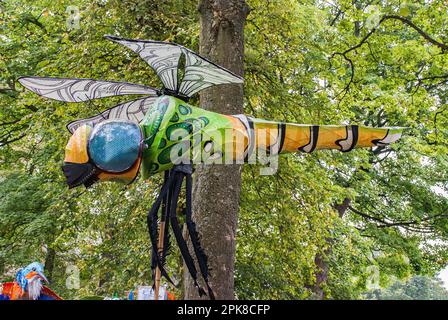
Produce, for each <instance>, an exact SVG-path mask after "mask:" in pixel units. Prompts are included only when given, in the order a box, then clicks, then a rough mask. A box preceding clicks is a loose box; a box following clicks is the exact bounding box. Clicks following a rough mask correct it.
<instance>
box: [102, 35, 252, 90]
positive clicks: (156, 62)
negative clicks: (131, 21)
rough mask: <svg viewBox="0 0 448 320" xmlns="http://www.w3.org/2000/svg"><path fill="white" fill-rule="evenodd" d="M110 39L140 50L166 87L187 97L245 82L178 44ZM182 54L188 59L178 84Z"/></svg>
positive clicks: (134, 49)
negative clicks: (204, 90)
mask: <svg viewBox="0 0 448 320" xmlns="http://www.w3.org/2000/svg"><path fill="white" fill-rule="evenodd" d="M106 38H108V39H110V40H112V41H115V42H117V43H120V44H122V45H124V46H126V47H128V48H129V49H131V50H132V51H134V52H136V53H138V54H139V55H140V57H141V58H142V59H143V60H145V61H146V62H147V63H148V64H149V65H150V66H151V67H152V68H153V69H154V70H155V71H156V73H157V75H158V76H159V77H160V80H161V81H162V83H163V85H164V86H165V88H167V89H170V90H173V91H175V92H177V93H181V94H183V95H185V96H189V97H190V96H192V95H193V94H195V93H197V92H199V91H201V90H202V89H205V88H208V87H210V86H213V85H218V84H225V83H243V78H241V77H239V76H237V75H236V74H234V73H232V72H231V71H229V70H227V69H225V68H223V67H221V66H218V65H217V64H214V63H213V62H211V61H209V60H207V59H205V58H203V57H201V56H200V55H198V54H196V53H195V52H193V51H191V50H190V49H187V48H185V47H183V46H180V45H178V44H175V43H169V42H161V41H152V40H132V39H122V38H118V37H114V36H106ZM182 55H185V58H186V59H185V70H184V77H183V79H182V82H181V84H180V86H178V82H179V81H178V67H179V60H180V58H181V56H182Z"/></svg>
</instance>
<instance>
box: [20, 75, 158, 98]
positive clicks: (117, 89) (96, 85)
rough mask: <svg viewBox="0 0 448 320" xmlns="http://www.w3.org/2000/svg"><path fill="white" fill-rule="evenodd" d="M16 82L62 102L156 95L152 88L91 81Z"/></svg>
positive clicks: (35, 79)
mask: <svg viewBox="0 0 448 320" xmlns="http://www.w3.org/2000/svg"><path fill="white" fill-rule="evenodd" d="M18 81H19V82H20V83H21V84H22V85H23V86H24V87H25V88H27V89H29V90H31V91H33V92H35V93H37V94H38V95H41V96H43V97H46V98H51V99H55V100H59V101H64V102H82V101H88V100H92V99H97V98H105V97H111V96H121V95H132V94H145V95H156V94H157V93H158V91H157V90H156V89H154V88H151V87H147V86H143V85H139V84H132V83H127V82H115V81H101V80H93V79H67V78H49V77H21V78H19V80H18Z"/></svg>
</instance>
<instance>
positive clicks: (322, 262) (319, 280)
mask: <svg viewBox="0 0 448 320" xmlns="http://www.w3.org/2000/svg"><path fill="white" fill-rule="evenodd" d="M350 202H351V200H350V199H349V198H345V199H344V201H342V203H340V204H336V205H335V206H334V208H335V209H336V211H337V212H338V215H339V218H341V219H342V218H343V217H344V214H345V212H346V211H347V209H348V207H349V206H350ZM334 240H335V239H333V238H328V239H327V243H328V247H327V249H326V250H324V252H323V253H318V254H316V257H315V258H314V264H315V265H316V273H315V277H316V281H315V283H314V284H313V285H312V286H310V287H309V288H310V289H311V291H312V292H313V294H314V298H315V299H318V300H323V299H325V292H324V288H323V285H324V284H325V283H326V282H327V280H328V272H329V266H328V260H327V257H328V256H329V255H330V254H331V250H332V245H333V242H334Z"/></svg>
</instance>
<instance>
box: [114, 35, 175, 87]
mask: <svg viewBox="0 0 448 320" xmlns="http://www.w3.org/2000/svg"><path fill="white" fill-rule="evenodd" d="M106 38H107V39H109V40H112V41H115V42H117V43H119V44H121V45H124V46H126V47H128V48H129V49H131V50H132V51H134V52H136V53H138V54H139V55H140V57H141V58H142V59H143V60H145V61H146V63H148V64H149V65H150V66H151V67H152V68H153V69H154V71H155V72H156V73H157V75H158V76H159V78H160V80H161V81H162V83H163V85H164V86H165V88H168V89H170V90H173V91H177V66H178V64H179V59H180V56H181V55H182V51H181V47H180V46H178V45H176V44H174V43H168V42H161V41H151V40H147V41H145V40H131V39H122V38H118V37H114V36H106Z"/></svg>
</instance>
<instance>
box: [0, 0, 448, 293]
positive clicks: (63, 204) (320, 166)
mask: <svg viewBox="0 0 448 320" xmlns="http://www.w3.org/2000/svg"><path fill="white" fill-rule="evenodd" d="M205 3H207V2H205ZM247 4H248V5H249V6H250V8H251V11H250V13H249V14H248V16H247V20H246V24H245V26H244V48H245V56H244V77H245V84H244V112H245V113H246V114H248V115H253V116H255V117H260V118H266V119H275V120H282V121H290V122H298V123H315V124H324V123H325V124H331V123H333V124H340V123H349V122H350V123H354V124H368V125H375V126H386V125H389V126H405V127H408V129H407V130H406V132H405V136H404V138H403V139H402V140H400V142H399V143H398V144H396V145H394V146H393V147H392V148H391V149H388V150H385V149H381V148H378V149H374V150H356V151H354V152H351V153H347V154H344V153H340V152H330V151H328V152H326V151H323V152H319V153H314V154H310V155H309V154H297V155H287V156H282V157H281V158H280V163H279V171H278V173H277V174H276V175H273V176H260V175H259V166H253V165H246V166H244V168H243V170H242V182H241V194H240V202H239V206H240V207H239V211H240V214H239V219H238V229H237V237H236V239H237V241H236V259H235V263H236V264H235V296H236V297H237V298H246V299H256V298H267V299H270V298H272V299H277V298H284V299H305V298H333V299H356V298H362V297H363V293H364V292H366V289H367V287H369V285H371V284H372V283H374V284H375V286H377V287H387V286H389V285H391V284H393V283H394V282H395V281H396V279H402V280H406V279H410V278H412V277H413V276H415V275H428V276H430V277H432V276H433V275H434V274H435V273H436V272H438V271H439V270H440V269H441V268H443V267H445V266H446V264H447V261H448V259H447V253H448V250H447V245H446V244H447V242H446V240H447V230H448V224H447V219H446V216H445V215H446V214H447V209H448V203H447V198H446V194H447V191H448V190H447V188H448V185H447V176H446V175H447V172H448V171H447V165H448V163H447V157H446V154H447V141H448V140H447V137H448V135H447V133H448V132H447V130H446V128H447V124H448V119H447V114H446V111H447V110H448V109H447V108H446V107H447V81H448V76H447V75H448V64H447V63H448V62H447V61H448V59H447V50H446V43H447V42H448V39H447V36H446V35H447V26H448V17H447V14H446V8H445V5H444V3H443V2H442V1H432V2H427V3H425V4H421V3H415V2H413V3H403V2H400V1H380V2H376V4H375V5H374V6H372V5H371V4H370V1H352V0H338V1H332V2H331V3H329V2H326V1H293V0H278V1H261V0H248V1H247ZM369 4H370V5H369ZM197 5H198V1H196V0H187V1H180V0H179V1H150V0H123V1H115V0H108V1H104V0H95V1H86V0H76V1H75V0H70V1H68V0H67V1H58V2H55V1H50V0H38V1H36V0H4V1H1V2H0V180H1V185H0V269H1V270H0V275H1V276H0V281H3V280H9V279H10V278H11V277H13V276H14V272H15V271H16V269H17V268H19V267H21V266H23V265H26V264H27V263H29V262H30V260H40V261H41V262H46V261H48V264H47V265H48V269H50V265H51V264H53V266H54V267H53V270H52V278H53V281H52V287H53V288H54V289H55V290H56V291H57V292H58V293H60V294H61V295H62V296H63V297H64V298H82V297H85V296H89V295H109V296H112V295H113V294H114V292H117V293H118V294H124V292H125V291H126V290H129V289H132V288H135V286H136V285H141V284H149V283H150V273H149V266H150V257H149V254H150V247H149V240H148V238H147V232H146V226H145V223H144V221H145V215H146V211H147V209H148V207H149V205H150V204H151V203H152V201H153V200H154V196H155V191H154V190H158V185H159V183H160V181H161V180H160V177H159V176H155V177H153V178H152V179H150V180H148V181H142V180H141V179H138V180H137V181H136V183H135V184H133V185H131V186H121V185H116V184H100V185H98V186H95V187H94V188H92V189H91V190H88V191H84V190H82V189H77V190H76V189H75V190H68V189H67V188H66V186H65V183H64V179H63V176H62V174H61V171H60V165H61V162H62V159H63V149H64V146H65V143H66V142H67V140H68V138H69V134H68V132H67V131H66V130H65V128H64V126H65V124H66V123H67V122H69V121H71V120H73V119H75V118H82V117H86V116H90V115H92V114H93V113H96V112H97V111H99V110H103V109H106V108H108V107H110V106H111V105H114V104H116V103H118V102H119V101H122V100H121V99H120V98H110V99H108V100H105V101H101V102H94V103H86V104H63V103H59V102H55V101H50V100H46V99H42V98H39V97H38V96H36V95H34V94H32V93H30V92H25V91H24V89H23V88H22V87H21V86H20V84H18V83H17V82H16V79H17V78H18V77H19V76H21V75H40V76H43V75H49V76H70V77H76V76H77V77H85V78H99V79H101V78H102V79H115V80H125V81H129V82H136V83H142V84H149V85H152V86H155V87H159V86H160V83H158V82H157V81H158V80H157V77H156V76H155V74H154V73H153V71H152V70H151V69H150V68H149V67H148V66H147V65H146V64H145V63H144V62H142V61H141V60H140V59H139V58H138V57H137V56H136V55H134V54H132V53H130V52H129V51H127V50H126V49H124V48H121V47H119V46H117V45H115V44H114V43H112V42H110V41H106V40H104V38H103V35H104V34H115V35H120V36H124V37H128V38H147V39H156V40H166V41H174V42H177V43H180V44H183V45H185V46H187V47H189V48H192V49H193V50H196V51H199V49H200V46H199V39H200V14H199V12H198V11H197ZM69 6H76V7H77V8H78V9H79V13H80V20H79V26H80V28H79V29H76V28H74V29H73V28H71V29H70V30H69V28H68V25H67V20H68V18H69V17H70V15H71V14H72V13H71V12H70V10H68V7H69ZM215 18H216V19H218V16H217V17H215ZM241 23H242V22H241ZM226 25H227V24H226V22H225V21H224V22H222V24H220V25H219V26H221V27H224V26H226ZM217 26H218V25H217ZM219 30H220V29H213V31H216V32H217V34H215V33H213V34H212V35H213V36H215V35H219V36H224V35H226V34H227V33H226V32H227V30H224V31H222V30H221V31H219ZM218 31H219V32H218ZM202 43H203V42H202V40H201V46H202ZM220 43H223V42H221V41H217V42H216V44H217V45H218V46H219V44H220ZM212 49H213V48H210V49H209V48H208V47H204V48H203V49H201V50H203V53H205V54H206V55H208V56H209V57H210V58H212V59H216V61H217V62H218V63H222V64H224V65H225V66H227V67H230V68H233V67H232V65H230V64H229V65H227V64H226V63H227V62H226V60H223V61H224V62H223V61H221V60H220V59H221V57H220V56H219V54H220V53H219V52H220V50H223V52H226V51H224V49H223V48H219V49H218V50H217V51H213V50H212ZM226 49H228V48H226ZM208 50H210V52H209V51H208ZM233 54H235V55H236V54H237V53H233V52H232V55H229V56H228V57H229V58H230V57H234V55H233ZM226 57H227V56H226ZM240 67H241V66H239V67H238V68H240ZM238 68H236V69H233V70H234V71H237V72H239V71H240V69H238ZM229 89H230V90H235V91H236V92H234V95H236V96H238V97H239V94H240V93H241V91H240V90H241V88H236V87H232V88H230V87H229ZM214 90H217V91H214ZM219 90H223V91H222V92H221V91H219ZM226 90H227V88H226V89H225V90H224V88H222V89H219V88H216V89H210V91H209V92H208V93H206V96H204V97H202V99H205V101H206V102H207V101H208V102H207V104H205V102H204V100H203V102H202V104H203V105H204V106H206V107H208V106H209V102H210V101H211V100H210V99H211V98H212V96H215V95H216V96H219V95H221V94H226V92H227V91H226ZM228 101H231V100H228ZM238 101H240V100H238ZM192 102H193V103H198V99H193V101H192ZM215 103H216V104H217V105H218V104H220V103H222V102H220V101H219V100H218V101H216V100H215V101H214V102H213V105H215ZM210 104H211V102H210ZM232 112H236V113H238V112H239V111H236V110H235V111H232ZM213 170H215V169H213ZM198 171H200V170H198ZM198 179H199V180H200V178H198ZM221 187H222V186H221ZM201 194H202V195H204V194H205V193H203V192H201ZM236 194H237V193H236V192H235V193H233V195H236ZM211 196H212V195H210V197H211ZM343 204H348V205H347V206H346V209H345V211H344V213H343V214H342V215H341V214H340V213H339V212H338V208H340V207H341V205H343ZM233 205H235V206H236V203H233ZM209 209H210V208H209ZM234 209H235V210H236V207H234V206H232V210H234ZM217 210H218V209H217ZM198 211H199V209H198ZM198 211H197V212H196V214H198ZM203 212H205V211H203ZM216 212H218V211H216ZM199 214H200V213H199ZM232 217H234V218H235V217H236V216H232ZM213 218H214V219H215V218H216V216H213ZM220 218H222V220H216V221H217V222H216V223H220V222H221V221H226V217H225V216H224V215H223V216H222V217H220ZM227 222H230V225H232V226H234V225H235V223H236V220H234V219H233V220H230V221H227ZM202 232H204V230H201V233H202ZM203 237H205V238H206V237H207V235H206V234H203ZM51 252H54V254H52V253H51ZM52 256H53V258H51V257H52ZM230 260H231V258H229V260H228V261H230ZM51 261H53V262H52V263H50V262H51ZM179 261H180V260H179V256H178V253H177V252H173V253H172V255H171V256H170V259H169V261H168V264H169V270H170V271H171V272H172V273H173V274H174V275H175V278H176V279H177V280H181V279H182V277H181V275H182V264H181V263H180V262H179ZM212 263H213V261H212ZM67 267H69V268H71V267H77V268H78V269H79V272H80V274H79V275H80V288H79V289H76V288H73V289H70V288H67V287H66V278H67V274H66V268H67ZM215 269H216V268H215ZM48 271H50V270H48ZM217 273H219V272H218V271H217V270H212V274H213V275H215V274H217ZM219 281H221V280H219ZM220 285H223V286H226V284H223V283H221V284H219V283H217V284H214V287H216V286H218V287H219V286H220ZM230 288H231V286H227V289H225V290H227V291H226V292H230V290H231V289H230ZM176 294H177V296H179V297H182V292H176ZM226 297H227V293H226Z"/></svg>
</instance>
